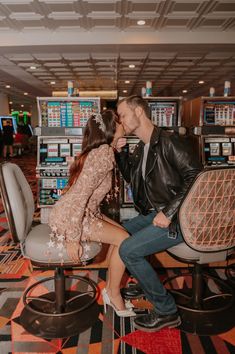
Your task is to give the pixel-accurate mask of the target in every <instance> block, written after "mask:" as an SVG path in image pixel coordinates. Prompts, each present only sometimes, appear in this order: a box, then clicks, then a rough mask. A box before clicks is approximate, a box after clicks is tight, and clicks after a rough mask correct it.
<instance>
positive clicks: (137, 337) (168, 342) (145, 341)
mask: <svg viewBox="0 0 235 354" xmlns="http://www.w3.org/2000/svg"><path fill="white" fill-rule="evenodd" d="M13 162H15V163H17V164H19V166H20V167H22V169H23V171H24V173H25V174H26V176H27V178H28V181H29V183H30V185H31V187H32V189H33V191H34V195H35V198H36V179H35V166H36V157H35V156H25V157H22V158H15V159H14V160H13ZM38 217H39V211H38V210H37V211H36V214H35V218H38ZM28 266H29V263H28V261H27V260H24V259H23V258H22V256H21V252H20V248H19V245H16V244H14V243H13V242H12V241H11V237H10V234H9V231H8V227H7V222H6V218H5V215H4V211H3V208H2V204H1V202H0V273H1V274H0V354H11V353H12V354H22V353H24V354H27V353H35V354H36V353H37V354H46V353H47V354H48V353H49V354H52V353H53V354H75V353H79V354H142V353H146V354H222V353H223V354H229V353H231V354H232V353H235V329H232V330H230V331H229V332H227V333H223V334H220V335H217V336H196V335H192V334H186V333H184V332H182V331H180V330H179V329H164V330H161V331H159V332H156V333H144V332H141V331H135V330H134V327H133V322H132V321H133V320H132V319H124V318H119V317H117V316H116V315H115V314H114V312H113V310H112V308H110V307H108V311H107V313H106V314H104V313H103V304H102V299H101V298H100V297H99V299H98V306H99V317H98V320H97V322H96V323H95V324H94V325H93V326H92V327H91V328H89V329H87V330H86V331H84V332H82V333H80V335H79V336H73V337H70V338H64V339H60V340H46V339H41V338H39V337H35V336H33V335H31V334H29V333H27V332H26V331H25V330H24V329H23V328H22V326H21V325H20V323H19V315H20V313H21V311H22V308H23V305H22V294H23V292H24V290H25V288H26V287H27V286H29V285H30V284H32V283H33V282H34V281H35V280H36V279H37V280H38V279H41V278H43V277H45V276H48V274H49V275H50V274H51V271H47V272H43V273H42V272H40V271H36V270H34V271H31V270H30V268H29V267H28ZM184 271H185V269H182V268H181V269H158V272H159V273H160V276H161V278H162V279H164V278H166V277H167V276H172V274H173V273H176V274H178V273H180V272H182V273H183V272H184ZM212 271H213V272H214V273H216V274H217V275H218V276H220V277H222V278H224V279H225V278H226V274H225V272H224V269H222V268H220V269H219V268H218V269H213V270H212ZM75 273H76V274H79V275H85V276H87V277H89V278H91V279H93V280H95V281H96V282H97V283H98V286H99V288H100V289H102V288H103V287H104V286H105V279H106V269H102V268H99V269H98V268H97V269H95V268H94V269H90V268H89V269H84V268H83V269H80V270H76V271H75ZM181 279H182V278H181ZM177 285H178V286H179V287H181V286H182V281H178V282H177ZM133 303H134V305H135V307H136V308H137V311H138V312H140V313H141V312H143V311H144V308H150V304H149V303H148V302H147V301H145V300H139V301H137V300H136V301H134V302H133ZM78 320H79V315H78Z"/></svg>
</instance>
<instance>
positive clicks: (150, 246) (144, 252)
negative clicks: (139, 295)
mask: <svg viewBox="0 0 235 354" xmlns="http://www.w3.org/2000/svg"><path fill="white" fill-rule="evenodd" d="M155 215H156V211H153V212H151V213H150V214H148V215H138V216H136V217H134V218H133V219H130V220H128V221H127V222H125V223H123V226H124V228H125V229H126V230H127V231H128V233H129V234H130V235H132V236H131V237H128V238H127V239H125V240H124V241H123V242H122V244H121V246H120V250H119V253H120V257H121V259H122V260H123V262H124V263H125V265H126V267H127V269H128V270H129V271H130V273H131V274H132V275H133V276H134V277H135V278H136V279H137V280H138V282H139V284H140V286H141V288H142V289H143V291H144V293H145V295H146V297H147V299H148V300H149V301H150V302H151V303H152V304H153V306H154V308H155V311H156V312H157V313H159V314H165V315H168V314H173V313H175V312H176V311H177V307H176V304H175V300H174V298H173V297H172V295H171V294H170V293H169V292H168V291H167V290H166V289H165V287H164V286H163V285H162V283H161V281H160V279H159V278H158V276H157V274H156V271H155V270H154V269H153V267H152V266H151V265H150V264H149V262H148V261H147V260H146V259H145V257H146V256H149V255H151V254H154V253H157V252H161V251H164V250H166V249H167V248H170V247H172V246H175V245H177V244H179V243H180V242H182V241H183V238H182V235H181V233H180V231H179V227H177V237H176V239H172V238H170V237H169V233H168V231H169V230H168V228H160V227H156V226H154V225H153V223H152V221H153V218H154V217H155Z"/></svg>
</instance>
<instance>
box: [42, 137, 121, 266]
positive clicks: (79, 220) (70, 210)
mask: <svg viewBox="0 0 235 354" xmlns="http://www.w3.org/2000/svg"><path fill="white" fill-rule="evenodd" d="M114 161H115V159H114V153H113V149H112V148H111V147H110V146H109V145H107V144H104V145H101V146H100V147H98V148H96V149H93V150H92V151H91V152H89V154H88V156H87V158H86V160H85V163H84V166H83V169H82V171H81V173H80V175H79V177H78V179H77V181H76V183H75V184H73V185H72V186H71V188H70V189H69V190H68V191H67V192H66V193H65V194H64V195H62V197H61V198H60V200H59V201H58V202H57V203H56V204H55V205H54V207H53V209H52V211H51V213H50V216H49V226H50V227H51V230H52V232H51V234H50V242H49V243H48V247H49V249H50V248H51V247H56V248H57V249H58V252H59V256H60V258H61V262H63V251H64V248H65V246H66V243H68V242H79V241H88V240H89V239H90V237H91V225H92V224H93V223H94V222H96V223H97V224H96V226H97V228H96V229H97V232H96V235H95V238H94V236H93V237H92V239H93V240H94V239H95V240H96V241H99V235H100V232H101V228H102V223H101V222H100V219H102V215H101V213H100V203H101V202H102V200H103V199H104V197H105V195H106V194H107V193H108V192H109V191H110V189H111V185H112V170H113V168H114ZM83 258H86V255H84V254H83Z"/></svg>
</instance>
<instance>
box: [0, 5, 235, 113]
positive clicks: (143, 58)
mask: <svg viewBox="0 0 235 354" xmlns="http://www.w3.org/2000/svg"><path fill="white" fill-rule="evenodd" d="M138 20H144V21H145V24H144V25H142V26H139V25H138V24H137V21H138ZM130 64H133V65H135V67H134V68H129V65H130ZM68 80H73V81H74V83H75V86H77V87H79V89H80V90H81V91H83V90H117V91H118V94H119V95H120V96H125V95H129V94H134V93H137V94H140V93H141V88H142V87H143V86H145V83H146V81H147V80H150V81H152V83H153V95H158V96H171V95H174V96H178V95H180V96H181V95H184V96H185V97H186V98H191V97H197V96H199V95H207V94H208V92H209V87H211V86H213V87H215V92H216V95H222V94H223V85H224V81H225V80H229V81H231V85H232V93H233V94H234V95H235V1H234V0H219V1H217V0H192V1H186V0H175V1H172V0H166V1H162V0H145V1H144V0H129V1H127V0H0V92H3V93H6V94H8V95H9V99H10V100H11V101H13V104H15V107H14V108H18V107H17V106H16V104H19V103H24V104H25V105H26V106H25V107H26V108H27V106H29V105H30V104H32V102H34V101H35V97H36V96H48V95H51V93H52V91H55V90H66V87H67V81H68ZM199 81H204V84H199V83H198V82H199ZM52 82H54V84H53V83H52ZM7 85H9V86H10V88H6V86H7ZM182 90H187V93H182ZM123 91H124V92H123ZM24 92H26V93H28V95H27V96H26V95H24Z"/></svg>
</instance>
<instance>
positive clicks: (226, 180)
mask: <svg viewBox="0 0 235 354" xmlns="http://www.w3.org/2000/svg"><path fill="white" fill-rule="evenodd" d="M178 218H179V224H180V228H181V231H182V235H183V238H184V241H185V242H186V244H187V245H188V246H189V247H191V248H192V249H194V250H196V251H199V252H216V251H222V250H226V249H230V248H232V247H235V167H221V168H211V169H205V170H204V171H202V172H201V173H200V174H199V175H198V176H197V178H196V179H195V181H194V183H193V184H192V186H191V188H190V189H189V191H188V193H187V195H186V196H185V198H184V200H183V202H182V204H181V206H180V208H179V213H178Z"/></svg>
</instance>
